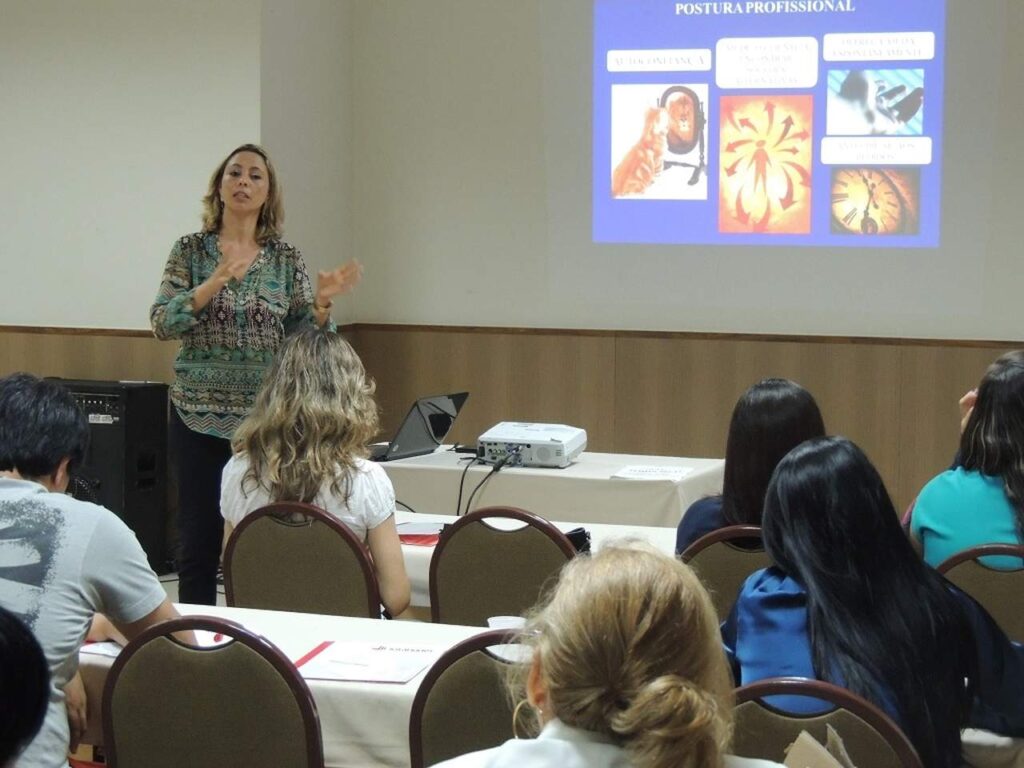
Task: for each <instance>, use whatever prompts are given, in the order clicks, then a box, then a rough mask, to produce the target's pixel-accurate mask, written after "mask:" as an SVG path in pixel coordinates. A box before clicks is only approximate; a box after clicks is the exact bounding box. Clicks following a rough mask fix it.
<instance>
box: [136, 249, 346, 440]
mask: <svg viewBox="0 0 1024 768" xmlns="http://www.w3.org/2000/svg"><path fill="white" fill-rule="evenodd" d="M220 258H221V253H220V247H219V246H218V244H217V234H216V233H215V232H197V233H195V234H192V235H185V237H183V238H181V239H180V240H178V242H176V243H175V244H174V247H173V248H172V249H171V255H170V258H168V260H167V266H166V268H165V269H164V275H163V279H162V280H161V282H160V291H159V293H157V296H156V301H155V302H153V306H152V308H151V309H150V310H149V319H150V323H151V324H152V326H153V333H154V335H155V336H156V337H157V338H158V339H181V350H180V351H179V352H178V356H177V358H176V359H175V361H174V374H175V376H174V384H173V385H172V386H171V402H173V403H174V405H175V407H176V408H177V410H178V414H179V415H180V416H181V418H182V420H183V421H184V422H185V424H186V425H187V426H188V427H189V428H190V429H192V430H195V431H196V432H202V433H204V434H208V435H215V436H217V437H224V438H230V437H231V435H232V434H233V433H234V431H235V428H236V427H237V426H238V424H239V423H240V422H241V421H242V419H243V418H244V417H245V415H246V414H247V413H248V412H249V410H250V409H251V408H252V404H253V401H254V400H255V398H256V392H257V390H258V389H259V386H260V382H261V381H262V378H263V372H264V371H265V370H266V368H267V366H268V365H269V364H270V361H271V359H272V358H273V357H274V353H275V352H277V349H278V347H280V346H281V342H282V340H283V339H284V337H285V335H286V334H288V333H291V332H292V331H294V330H296V329H298V328H302V327H308V326H311V327H315V326H316V319H315V317H314V315H313V291H312V289H311V288H310V284H309V273H307V272H306V265H305V264H304V263H303V261H302V255H301V254H300V253H299V251H298V250H297V249H295V248H293V247H292V246H290V245H288V244H287V243H285V242H282V241H280V240H272V241H270V242H269V243H267V244H266V245H265V246H264V247H263V250H261V251H260V253H259V255H258V256H257V257H256V259H255V261H253V263H252V266H250V267H249V270H248V272H246V273H245V276H244V277H243V278H242V279H241V280H240V281H237V280H232V281H231V282H230V283H228V284H227V285H226V286H224V287H223V288H222V289H221V290H220V291H218V292H217V294H216V295H214V297H213V299H212V300H211V301H210V303H209V304H207V305H206V306H205V307H203V308H202V309H201V310H199V312H196V311H195V309H194V308H193V306H192V299H193V296H194V294H195V289H196V288H197V287H198V286H199V285H200V284H201V283H203V282H204V281H205V280H206V279H207V278H208V277H210V275H212V274H213V272H214V270H216V269H217V263H218V262H219V261H220ZM328 322H329V323H331V325H330V326H329V327H330V329H331V330H333V329H334V324H333V321H331V320H329V321H328Z"/></svg>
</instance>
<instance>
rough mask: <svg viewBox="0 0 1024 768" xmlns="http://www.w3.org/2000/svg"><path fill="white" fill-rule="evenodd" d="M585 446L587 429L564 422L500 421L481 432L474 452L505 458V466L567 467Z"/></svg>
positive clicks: (480, 454) (483, 457)
mask: <svg viewBox="0 0 1024 768" xmlns="http://www.w3.org/2000/svg"><path fill="white" fill-rule="evenodd" d="M586 447H587V433H586V431H585V430H582V429H580V428H579V427H568V426H566V425H565V424H529V423H523V422H518V421H503V422H501V423H500V424H495V425H494V426H493V427H491V428H490V429H488V430H487V431H486V432H484V433H483V434H482V435H480V440H479V443H478V445H477V456H479V457H480V458H481V459H484V460H485V461H500V460H502V459H505V460H506V461H505V466H508V467H556V468H561V467H567V466H569V465H570V464H571V463H572V462H573V461H575V460H576V457H577V456H579V455H580V454H581V453H583V450H584V449H585V448H586Z"/></svg>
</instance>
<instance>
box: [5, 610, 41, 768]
mask: <svg viewBox="0 0 1024 768" xmlns="http://www.w3.org/2000/svg"><path fill="white" fill-rule="evenodd" d="M49 698H50V672H49V670H48V668H47V666H46V658H45V657H44V656H43V651H42V649H41V648H40V647H39V643H38V642H36V639H35V637H34V636H33V634H32V632H30V631H29V629H28V627H26V626H25V625H24V624H22V623H21V621H20V620H19V619H18V617H17V616H15V615H14V614H13V613H11V612H10V611H7V610H5V609H3V608H0V766H5V765H8V764H9V763H11V762H12V761H13V760H14V758H16V757H17V756H18V754H19V753H20V752H21V751H22V750H23V749H24V748H25V747H26V746H27V745H28V743H29V742H30V741H32V738H33V737H34V736H35V735H36V733H37V732H38V731H39V728H40V726H42V724H43V717H44V716H45V715H46V706H47V703H48V702H49Z"/></svg>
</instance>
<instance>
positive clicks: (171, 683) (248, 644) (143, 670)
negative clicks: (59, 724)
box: [103, 616, 323, 768]
mask: <svg viewBox="0 0 1024 768" xmlns="http://www.w3.org/2000/svg"><path fill="white" fill-rule="evenodd" d="M197 629H202V630H207V631H210V632H215V633H220V634H222V635H224V636H225V637H227V638H230V642H228V643H227V644H226V645H223V646H217V647H212V648H197V647H193V646H189V645H185V644H183V643H181V642H179V641H178V640H176V639H175V638H174V637H172V636H171V633H172V632H178V631H184V630H197ZM103 743H104V748H105V750H106V759H107V765H108V766H111V768H181V766H185V765H187V766H189V768H224V767H225V766H231V765H267V766H270V765H272V766H274V767H275V768H320V767H322V766H323V745H322V743H321V736H320V723H319V720H318V718H317V712H316V705H315V704H314V702H313V697H312V695H311V694H310V692H309V688H308V687H307V686H306V683H305V681H304V680H303V679H302V678H301V677H300V676H299V673H298V672H297V671H296V669H295V667H294V665H292V664H291V662H289V661H288V659H287V658H286V657H285V656H284V654H282V653H281V651H279V650H278V649H277V648H276V647H275V646H274V645H273V644H271V643H270V642H269V641H268V640H266V639H264V638H262V637H259V636H258V635H255V634H253V633H251V632H249V631H248V630H246V629H245V628H244V627H242V626H240V625H238V624H235V623H234V622H230V621H225V620H224V619H218V618H214V617H210V616H188V617H184V618H179V619H173V620H171V621H166V622H162V623H160V624H158V625H156V626H153V627H150V628H149V629H148V630H146V631H145V632H143V633H142V634H141V635H140V636H139V637H137V638H136V639H135V640H133V641H132V642H131V643H129V644H128V646H127V647H126V648H125V649H124V650H123V651H121V653H120V655H119V656H118V657H117V660H116V661H115V662H114V665H113V667H112V668H111V670H110V673H109V674H108V675H107V682H106V685H105V687H104V691H103Z"/></svg>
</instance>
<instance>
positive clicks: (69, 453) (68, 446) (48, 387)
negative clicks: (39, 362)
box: [0, 373, 89, 478]
mask: <svg viewBox="0 0 1024 768" xmlns="http://www.w3.org/2000/svg"><path fill="white" fill-rule="evenodd" d="M88 447H89V422H88V421H87V419H86V418H85V414H84V413H82V409H81V408H79V407H78V403H76V402H75V398H73V397H72V396H71V393H70V392H68V391H67V390H66V389H64V387H62V386H61V385H60V384H57V383H56V382H53V381H46V380H44V379H37V378H36V377H35V376H32V375H31V374H28V373H13V374H11V375H10V376H6V377H4V378H2V379H0V470H12V469H13V470H16V471H17V472H18V474H20V475H21V476H22V477H32V478H35V477H47V476H48V475H51V474H52V473H53V472H54V471H55V470H56V469H57V467H58V466H60V462H61V459H63V458H65V457H67V458H69V459H70V462H69V464H68V470H69V471H70V470H74V469H75V468H76V467H78V465H79V464H81V463H82V460H83V459H84V458H85V452H86V450H87V449H88Z"/></svg>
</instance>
